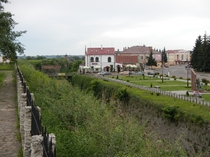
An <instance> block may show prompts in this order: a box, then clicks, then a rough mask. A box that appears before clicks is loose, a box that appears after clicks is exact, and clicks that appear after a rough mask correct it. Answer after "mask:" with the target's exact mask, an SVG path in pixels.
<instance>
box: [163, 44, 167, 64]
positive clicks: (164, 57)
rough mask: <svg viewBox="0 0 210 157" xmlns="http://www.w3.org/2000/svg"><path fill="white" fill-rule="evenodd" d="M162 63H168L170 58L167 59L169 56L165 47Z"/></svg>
mask: <svg viewBox="0 0 210 157" xmlns="http://www.w3.org/2000/svg"><path fill="white" fill-rule="evenodd" d="M162 61H163V62H164V63H167V62H168V58H167V55H166V50H165V47H164V49H163V51H162Z"/></svg>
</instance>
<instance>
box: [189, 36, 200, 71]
mask: <svg viewBox="0 0 210 157" xmlns="http://www.w3.org/2000/svg"><path fill="white" fill-rule="evenodd" d="M201 46H202V38H201V36H200V35H199V36H198V38H197V39H196V41H195V46H194V48H193V51H192V54H191V61H190V62H191V65H192V67H193V68H194V69H197V70H199V68H200V63H199V62H200V60H201V55H200V54H201Z"/></svg>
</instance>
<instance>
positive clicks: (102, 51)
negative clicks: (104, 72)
mask: <svg viewBox="0 0 210 157" xmlns="http://www.w3.org/2000/svg"><path fill="white" fill-rule="evenodd" d="M86 55H115V51H114V48H113V47H110V48H107V47H106V48H105V47H102V48H88V49H87V52H86Z"/></svg>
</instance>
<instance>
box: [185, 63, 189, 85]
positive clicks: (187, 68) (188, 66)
mask: <svg viewBox="0 0 210 157" xmlns="http://www.w3.org/2000/svg"><path fill="white" fill-rule="evenodd" d="M186 69H187V87H189V80H188V75H189V66H188V65H187V67H186Z"/></svg>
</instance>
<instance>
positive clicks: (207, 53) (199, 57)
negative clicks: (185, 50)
mask: <svg viewBox="0 0 210 157" xmlns="http://www.w3.org/2000/svg"><path fill="white" fill-rule="evenodd" d="M191 64H192V67H193V68H194V69H196V70H197V71H210V37H209V36H207V34H206V33H205V34H204V36H203V38H202V37H201V36H198V39H196V42H195V47H194V48H193V51H192V54H191Z"/></svg>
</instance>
